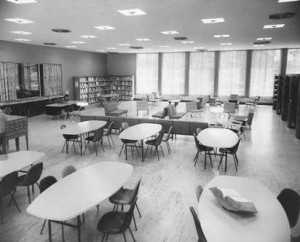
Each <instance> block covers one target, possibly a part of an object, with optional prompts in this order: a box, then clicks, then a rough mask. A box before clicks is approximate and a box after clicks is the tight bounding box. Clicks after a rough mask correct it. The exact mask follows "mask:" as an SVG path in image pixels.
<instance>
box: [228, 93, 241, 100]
mask: <svg viewBox="0 0 300 242" xmlns="http://www.w3.org/2000/svg"><path fill="white" fill-rule="evenodd" d="M238 98H239V95H238V94H230V97H229V99H232V100H238Z"/></svg>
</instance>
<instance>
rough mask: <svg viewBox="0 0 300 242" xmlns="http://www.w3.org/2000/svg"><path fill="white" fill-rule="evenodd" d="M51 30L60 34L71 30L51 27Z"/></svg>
mask: <svg viewBox="0 0 300 242" xmlns="http://www.w3.org/2000/svg"><path fill="white" fill-rule="evenodd" d="M52 31H53V32H55V33H60V34H66V33H70V32H71V30H69V29H52Z"/></svg>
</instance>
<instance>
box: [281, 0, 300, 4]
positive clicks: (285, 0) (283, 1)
mask: <svg viewBox="0 0 300 242" xmlns="http://www.w3.org/2000/svg"><path fill="white" fill-rule="evenodd" d="M298 1H299V0H278V2H279V3H288V2H298Z"/></svg>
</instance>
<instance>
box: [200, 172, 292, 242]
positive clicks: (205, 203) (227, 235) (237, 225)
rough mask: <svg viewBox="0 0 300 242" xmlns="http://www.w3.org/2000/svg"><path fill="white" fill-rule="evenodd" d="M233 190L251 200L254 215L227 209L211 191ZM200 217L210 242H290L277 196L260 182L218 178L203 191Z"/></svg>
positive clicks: (249, 179) (286, 224)
mask: <svg viewBox="0 0 300 242" xmlns="http://www.w3.org/2000/svg"><path fill="white" fill-rule="evenodd" d="M215 186H217V187H220V188H232V189H234V190H236V191H237V192H238V193H239V194H240V195H242V196H243V197H244V198H247V199H249V200H252V201H253V202H254V205H255V207H256V209H257V213H255V214H247V213H236V212H231V211H228V210H226V209H224V208H223V207H222V206H221V205H220V204H219V203H218V201H217V199H216V198H215V197H214V195H213V194H212V192H211V191H210V190H209V188H210V187H215ZM198 217H199V220H200V223H201V226H202V230H203V233H204V235H205V237H206V239H207V241H209V242H241V241H243V242H253V241H257V242H288V241H290V227H289V222H288V219H287V216H286V214H285V211H284V209H283V208H282V206H281V204H280V203H279V201H278V200H277V198H276V196H274V194H273V193H272V192H271V191H270V190H269V189H268V188H267V187H265V186H264V185H263V184H262V183H261V182H259V181H257V180H255V179H252V178H245V177H234V176H216V177H215V178H213V179H212V180H211V181H210V182H209V183H208V184H207V185H206V186H205V187H204V189H203V193H202V195H201V197H200V200H199V204H198Z"/></svg>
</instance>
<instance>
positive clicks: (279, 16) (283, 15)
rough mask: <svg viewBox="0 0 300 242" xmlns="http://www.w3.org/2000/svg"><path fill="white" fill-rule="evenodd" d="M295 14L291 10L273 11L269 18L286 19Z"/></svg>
mask: <svg viewBox="0 0 300 242" xmlns="http://www.w3.org/2000/svg"><path fill="white" fill-rule="evenodd" d="M295 15H296V13H293V12H285V13H274V14H270V15H269V19H287V18H292V17H294V16H295Z"/></svg>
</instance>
